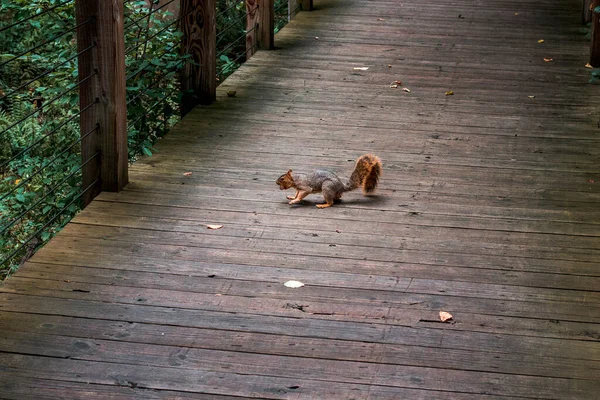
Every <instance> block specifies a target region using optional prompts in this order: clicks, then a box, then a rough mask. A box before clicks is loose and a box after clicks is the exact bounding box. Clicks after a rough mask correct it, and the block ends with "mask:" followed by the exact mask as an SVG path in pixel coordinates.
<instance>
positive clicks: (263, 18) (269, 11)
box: [256, 0, 275, 50]
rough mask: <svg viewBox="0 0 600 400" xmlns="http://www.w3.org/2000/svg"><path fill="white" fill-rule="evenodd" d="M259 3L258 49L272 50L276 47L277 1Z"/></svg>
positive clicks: (268, 0)
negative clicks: (275, 9) (275, 8)
mask: <svg viewBox="0 0 600 400" xmlns="http://www.w3.org/2000/svg"><path fill="white" fill-rule="evenodd" d="M257 2H258V5H259V7H258V29H257V35H256V36H257V41H258V48H259V49H261V50H272V49H273V48H274V47H275V33H274V32H273V30H274V29H275V12H274V7H275V0H257Z"/></svg>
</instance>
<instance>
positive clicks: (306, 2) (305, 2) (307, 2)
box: [300, 0, 313, 11]
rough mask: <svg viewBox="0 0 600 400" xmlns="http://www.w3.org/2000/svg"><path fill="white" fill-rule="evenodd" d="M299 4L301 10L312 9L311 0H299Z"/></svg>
mask: <svg viewBox="0 0 600 400" xmlns="http://www.w3.org/2000/svg"><path fill="white" fill-rule="evenodd" d="M300 5H301V6H302V11H312V10H313V0H300Z"/></svg>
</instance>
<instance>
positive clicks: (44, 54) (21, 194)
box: [0, 0, 288, 278]
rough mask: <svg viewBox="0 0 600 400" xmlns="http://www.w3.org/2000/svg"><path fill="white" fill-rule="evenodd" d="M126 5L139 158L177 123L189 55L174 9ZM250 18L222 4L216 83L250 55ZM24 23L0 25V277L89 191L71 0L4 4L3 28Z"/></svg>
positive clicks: (237, 6) (130, 111) (239, 5)
mask: <svg viewBox="0 0 600 400" xmlns="http://www.w3.org/2000/svg"><path fill="white" fill-rule="evenodd" d="M63 3H65V4H63ZM174 3H175V4H176V3H177V2H174ZM286 3H287V2H284V0H280V1H279V2H278V3H277V4H276V23H277V25H276V27H275V32H277V31H278V30H279V29H281V27H282V26H283V25H284V24H285V23H287V12H288V10H287V7H285V5H286ZM124 4H125V8H124V11H125V27H126V28H125V32H124V34H125V49H126V58H125V63H126V75H127V82H126V86H127V117H128V142H129V159H130V161H132V162H133V161H135V160H136V159H138V158H139V157H141V156H143V155H146V156H151V155H152V153H153V152H154V151H155V150H154V149H153V145H154V144H155V143H156V141H157V140H159V139H160V138H161V137H162V136H163V135H164V134H165V133H166V132H167V131H168V130H169V128H170V127H171V126H172V125H173V124H175V123H176V122H177V121H178V120H179V115H180V112H179V104H180V102H181V96H182V93H181V91H180V82H179V74H180V70H181V68H182V67H183V66H184V65H185V64H186V63H188V62H191V61H190V60H189V59H188V58H187V57H185V56H182V55H181V50H180V43H181V39H182V34H181V32H180V31H179V30H178V28H179V26H178V25H179V20H180V18H181V17H178V16H176V15H174V13H173V12H171V11H169V8H170V7H167V6H165V7H162V5H163V4H164V2H162V3H159V1H158V0H137V1H135V0H134V1H125V2H124ZM56 6H58V7H56ZM55 7H56V8H55ZM173 10H175V11H176V9H173ZM246 14H247V10H246V3H245V2H244V1H239V0H217V19H216V23H217V35H218V36H217V50H216V52H217V54H218V57H217V74H218V76H217V77H215V79H218V80H221V81H222V80H223V79H224V78H225V77H227V76H228V75H229V74H231V73H232V72H233V71H234V70H235V69H236V68H237V67H239V65H240V63H241V62H243V61H244V60H245V55H246V34H247V32H246ZM30 17H33V18H31V19H29V18H30ZM182 17H183V16H182ZM26 19H27V20H26ZM23 20H26V21H24V22H22V23H21V24H19V25H17V26H13V27H11V28H9V29H6V30H4V31H0V199H1V201H0V221H1V222H0V278H1V277H2V276H3V275H7V274H8V273H10V272H12V271H14V270H15V269H16V268H17V267H18V265H19V264H20V263H21V261H22V260H24V259H25V258H26V257H28V256H30V255H31V254H32V253H33V251H34V250H35V249H36V248H37V247H39V245H41V244H43V243H44V242H46V241H47V240H49V239H50V238H51V237H52V236H53V235H54V234H55V233H56V232H58V231H59V230H60V229H61V228H62V227H63V226H64V225H65V224H66V223H67V222H68V221H69V220H70V219H71V218H72V217H73V216H74V215H75V214H76V213H77V212H78V210H79V208H80V206H81V204H80V197H81V195H82V190H83V188H82V187H81V172H80V170H81V169H82V160H81V149H80V145H79V141H80V137H81V133H80V132H79V119H78V113H79V95H78V90H77V89H76V85H77V82H78V80H79V76H78V69H77V44H76V30H75V29H74V27H75V25H76V21H75V1H74V0H72V1H69V2H65V0H0V30H1V29H2V27H5V26H9V25H11V24H12V23H13V22H14V21H23ZM31 49H34V51H30V50H31ZM1 64H4V65H1ZM21 120H22V121H21Z"/></svg>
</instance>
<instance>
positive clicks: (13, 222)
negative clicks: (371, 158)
mask: <svg viewBox="0 0 600 400" xmlns="http://www.w3.org/2000/svg"><path fill="white" fill-rule="evenodd" d="M97 129H98V127H96V128H94V130H92V131H90V132H89V133H93V132H94V131H96V130H97ZM81 138H82V139H83V138H84V136H82V137H81ZM74 145H75V144H72V145H71V146H74ZM71 146H70V147H71ZM98 154H100V152H96V154H94V155H93V156H91V157H90V158H88V160H87V161H86V162H84V163H82V164H81V165H80V166H79V167H77V169H76V170H75V171H72V172H71V173H70V174H69V175H67V176H66V177H65V178H64V179H63V180H62V181H60V182H59V183H57V184H56V185H54V186H53V187H52V189H50V190H49V191H48V192H46V193H44V195H43V196H42V198H41V199H39V200H38V201H37V202H36V203H35V204H34V205H32V206H30V207H29V208H28V209H27V210H25V211H23V212H22V213H21V214H20V215H19V216H18V217H14V218H11V219H12V222H10V223H9V224H8V225H6V226H3V227H2V230H0V235H2V234H4V233H5V232H6V231H8V230H9V229H10V228H11V227H12V226H14V224H16V223H17V221H20V220H21V219H22V218H23V217H24V216H25V215H27V214H28V213H29V212H31V211H32V210H33V209H34V208H36V207H37V206H38V205H40V203H41V202H42V201H44V200H46V199H47V198H48V196H49V195H50V194H51V193H54V192H55V191H56V189H58V188H59V187H61V186H62V185H64V184H65V183H66V182H67V181H68V180H69V179H71V178H72V177H74V176H75V175H77V173H78V172H79V171H81V170H82V169H83V167H85V166H86V165H87V164H88V163H89V162H90V161H92V160H93V159H94V158H96V156H97V155H98Z"/></svg>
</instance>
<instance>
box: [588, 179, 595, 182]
mask: <svg viewBox="0 0 600 400" xmlns="http://www.w3.org/2000/svg"><path fill="white" fill-rule="evenodd" d="M588 182H589V183H594V182H596V181H595V180H593V179H590V180H588Z"/></svg>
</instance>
